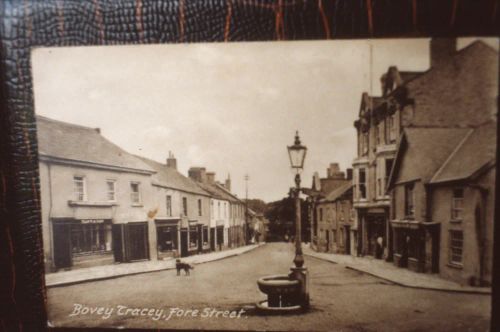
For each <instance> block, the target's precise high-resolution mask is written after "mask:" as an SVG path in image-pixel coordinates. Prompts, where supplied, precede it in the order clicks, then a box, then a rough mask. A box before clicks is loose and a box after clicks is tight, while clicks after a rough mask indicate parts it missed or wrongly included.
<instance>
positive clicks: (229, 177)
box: [224, 174, 231, 191]
mask: <svg viewBox="0 0 500 332" xmlns="http://www.w3.org/2000/svg"><path fill="white" fill-rule="evenodd" d="M224 187H225V188H226V189H227V190H228V191H231V175H229V174H228V175H227V179H226V183H225V184H224Z"/></svg>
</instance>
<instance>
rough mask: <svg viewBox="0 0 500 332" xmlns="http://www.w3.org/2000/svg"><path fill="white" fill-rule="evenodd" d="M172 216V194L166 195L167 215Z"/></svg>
mask: <svg viewBox="0 0 500 332" xmlns="http://www.w3.org/2000/svg"><path fill="white" fill-rule="evenodd" d="M171 216H172V196H170V195H167V217H171Z"/></svg>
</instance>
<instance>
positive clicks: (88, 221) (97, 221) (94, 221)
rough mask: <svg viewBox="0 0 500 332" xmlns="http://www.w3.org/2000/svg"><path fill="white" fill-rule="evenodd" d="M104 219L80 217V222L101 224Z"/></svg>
mask: <svg viewBox="0 0 500 332" xmlns="http://www.w3.org/2000/svg"><path fill="white" fill-rule="evenodd" d="M102 223H104V219H82V224H102Z"/></svg>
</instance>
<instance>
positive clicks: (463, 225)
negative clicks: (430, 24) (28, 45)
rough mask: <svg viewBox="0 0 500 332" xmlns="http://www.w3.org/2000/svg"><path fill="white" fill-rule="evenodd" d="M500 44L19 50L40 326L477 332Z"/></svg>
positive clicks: (488, 249)
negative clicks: (27, 65) (39, 255)
mask: <svg viewBox="0 0 500 332" xmlns="http://www.w3.org/2000/svg"><path fill="white" fill-rule="evenodd" d="M498 62H499V39H498V38H481V37H477V38H475V37H467V38H465V37H464V38H451V37H449V38H445V37H440V38H438V37H434V38H400V39H358V40H324V41H276V42H237V43H194V44H165V45H160V44H156V45H155V44H151V45H120V46H118V45H114V46H78V47H40V48H34V49H33V50H32V52H31V70H32V75H33V93H34V107H35V114H36V135H37V139H38V156H39V159H38V161H39V181H40V184H39V185H40V194H41V207H40V208H41V216H42V219H41V220H42V224H41V231H42V240H43V264H44V269H45V284H46V287H47V294H46V296H47V299H46V302H47V311H48V321H47V326H48V327H76V328H116V329H123V328H146V329H178V330H228V331H238V330H241V331H248V330H250V331H346V332H351V331H352V332H361V331H366V332H368V331H439V332H441V331H449V332H452V331H453V332H458V331H486V330H488V327H489V324H490V317H491V293H492V291H491V287H492V282H493V281H492V274H493V272H492V271H493V243H494V241H493V226H494V209H495V191H496V188H495V173H496V159H497V147H496V141H497V115H498V109H497V103H498V98H499V97H498V70H499V68H498Z"/></svg>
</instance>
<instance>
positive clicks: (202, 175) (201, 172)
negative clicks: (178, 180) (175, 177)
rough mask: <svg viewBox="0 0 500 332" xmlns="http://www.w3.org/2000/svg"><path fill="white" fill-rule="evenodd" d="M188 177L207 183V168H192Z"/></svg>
mask: <svg viewBox="0 0 500 332" xmlns="http://www.w3.org/2000/svg"><path fill="white" fill-rule="evenodd" d="M188 176H189V177H190V178H191V179H193V180H195V181H197V182H207V174H206V170H205V167H191V168H190V169H189V170H188Z"/></svg>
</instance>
